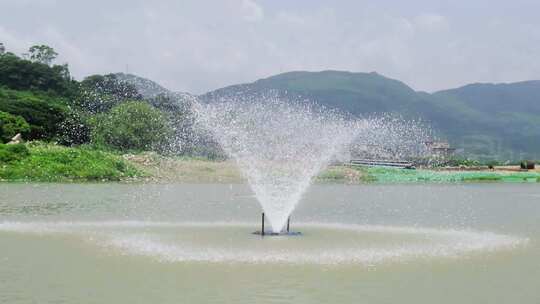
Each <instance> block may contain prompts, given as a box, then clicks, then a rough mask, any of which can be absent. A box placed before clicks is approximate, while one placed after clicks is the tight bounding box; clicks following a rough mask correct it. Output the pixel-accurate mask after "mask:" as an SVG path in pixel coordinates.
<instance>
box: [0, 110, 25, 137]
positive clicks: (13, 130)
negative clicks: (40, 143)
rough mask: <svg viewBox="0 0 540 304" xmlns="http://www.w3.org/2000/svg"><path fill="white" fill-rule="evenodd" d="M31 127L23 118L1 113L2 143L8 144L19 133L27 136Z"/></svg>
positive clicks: (0, 135)
mask: <svg viewBox="0 0 540 304" xmlns="http://www.w3.org/2000/svg"><path fill="white" fill-rule="evenodd" d="M29 131H30V125H29V124H28V123H27V122H26V120H24V118H22V117H21V116H17V115H12V114H9V113H7V112H1V111H0V143H2V142H8V141H9V140H10V139H11V138H13V137H14V136H15V135H16V134H17V133H21V134H27V133H28V132H29Z"/></svg>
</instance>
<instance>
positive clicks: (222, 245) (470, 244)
mask: <svg viewBox="0 0 540 304" xmlns="http://www.w3.org/2000/svg"><path fill="white" fill-rule="evenodd" d="M255 226H256V224H254V223H174V222H143V221H106V222H56V223H50V222H4V223H0V232H11V233H22V234H39V235H54V234H69V235H74V236H77V237H80V239H81V240H84V241H87V242H90V243H93V244H96V245H98V246H99V247H101V248H103V249H104V250H107V251H108V252H111V253H113V254H114V253H118V254H121V255H134V256H146V257H150V258H152V259H155V260H158V261H160V262H166V263H173V262H210V263H252V264H272V263H274V264H276V263H280V264H357V265H362V266H373V265H378V264H382V263H400V262H406V261H410V260H414V259H426V258H460V257H466V256H469V255H471V254H478V253H488V252H497V251H504V250H512V249H515V248H517V247H520V246H525V245H526V244H527V243H528V241H529V240H528V239H527V238H522V237H517V236H511V235H504V234H497V233H493V232H480V231H470V230H454V229H435V228H421V227H400V226H373V225H345V224H314V223H300V224H297V225H296V227H298V228H300V229H301V230H303V231H304V232H305V234H304V236H301V237H272V238H265V239H262V240H261V239H260V237H258V236H254V235H251V234H249V231H250V229H251V228H253V227H255Z"/></svg>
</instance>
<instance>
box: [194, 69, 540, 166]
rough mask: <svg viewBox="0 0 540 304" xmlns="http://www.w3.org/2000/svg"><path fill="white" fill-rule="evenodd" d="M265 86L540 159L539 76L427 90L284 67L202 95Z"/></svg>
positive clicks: (468, 150)
mask: <svg viewBox="0 0 540 304" xmlns="http://www.w3.org/2000/svg"><path fill="white" fill-rule="evenodd" d="M268 90H277V91H279V92H283V93H285V94H287V95H291V96H301V97H303V98H307V99H309V100H311V101H313V102H316V103H319V104H322V105H324V106H326V107H329V108H337V109H339V110H341V111H344V112H348V113H351V114H353V115H357V116H366V115H377V114H381V113H397V114H400V115H402V116H403V117H405V118H408V119H422V120H423V121H425V122H426V123H428V124H429V125H431V126H432V128H433V129H434V131H435V132H436V134H438V135H439V136H440V137H443V138H446V139H447V140H448V141H449V142H450V143H451V144H452V145H453V146H455V147H456V148H458V149H462V150H463V152H464V153H465V154H466V155H468V156H472V157H478V158H498V159H511V160H518V159H522V158H536V159H540V81H527V82H519V83H511V84H471V85H467V86H464V87H461V88H456V89H451V90H445V91H441V92H436V93H433V94H429V93H425V92H418V91H415V90H413V89H411V88H410V87H409V86H407V85H406V84H404V83H403V82H400V81H398V80H394V79H390V78H387V77H384V76H382V75H380V74H377V73H351V72H342V71H322V72H289V73H284V74H279V75H276V76H272V77H269V78H265V79H260V80H257V81H255V82H253V83H249V84H241V85H234V86H230V87H226V88H222V89H218V90H216V91H212V92H209V93H207V94H205V95H202V96H201V97H202V98H206V99H213V98H214V97H216V96H227V95H229V94H230V95H234V94H238V93H239V92H242V93H251V94H257V93H261V92H264V91H268Z"/></svg>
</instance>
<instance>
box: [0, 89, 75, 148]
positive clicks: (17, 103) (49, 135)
mask: <svg viewBox="0 0 540 304" xmlns="http://www.w3.org/2000/svg"><path fill="white" fill-rule="evenodd" d="M0 111H3V112H7V113H10V114H12V115H18V116H22V117H23V118H24V120H26V121H27V122H28V123H29V124H30V131H29V132H28V134H27V136H26V138H27V139H31V140H34V139H53V138H54V137H55V136H56V135H57V134H58V130H59V127H60V125H61V123H62V122H63V121H64V120H65V117H66V107H65V105H63V104H62V103H61V100H59V99H57V98H54V97H49V96H46V95H37V94H34V93H31V92H26V91H13V90H7V89H0Z"/></svg>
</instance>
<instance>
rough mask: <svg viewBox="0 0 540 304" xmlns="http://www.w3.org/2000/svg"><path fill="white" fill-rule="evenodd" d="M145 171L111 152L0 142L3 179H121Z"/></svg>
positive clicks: (132, 176) (63, 180)
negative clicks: (0, 143)
mask: <svg viewBox="0 0 540 304" xmlns="http://www.w3.org/2000/svg"><path fill="white" fill-rule="evenodd" d="M146 175H147V174H146V173H145V172H144V171H143V170H141V169H140V168H137V167H136V166H134V165H132V164H131V163H130V162H129V161H126V160H124V159H123V158H122V157H121V156H119V155H115V154H113V153H109V152H105V151H98V150H94V149H90V148H68V147H64V146H57V145H52V144H42V143H29V144H18V145H0V180H3V181H39V182H72V181H77V182H80V181H83V182H84V181H120V180H125V179H130V178H136V177H144V176H146Z"/></svg>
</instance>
